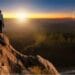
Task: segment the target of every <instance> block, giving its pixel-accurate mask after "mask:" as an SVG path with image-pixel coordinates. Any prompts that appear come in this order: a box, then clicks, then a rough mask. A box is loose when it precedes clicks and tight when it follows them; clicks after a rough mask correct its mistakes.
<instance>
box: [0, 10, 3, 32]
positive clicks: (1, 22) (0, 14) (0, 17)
mask: <svg viewBox="0 0 75 75" xmlns="http://www.w3.org/2000/svg"><path fill="white" fill-rule="evenodd" d="M3 27H4V19H3V15H2V13H1V10H0V33H2V28H3Z"/></svg>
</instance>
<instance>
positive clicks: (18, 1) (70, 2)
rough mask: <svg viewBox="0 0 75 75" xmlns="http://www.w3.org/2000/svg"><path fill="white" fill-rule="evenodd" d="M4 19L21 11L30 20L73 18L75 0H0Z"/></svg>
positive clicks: (74, 15)
mask: <svg viewBox="0 0 75 75" xmlns="http://www.w3.org/2000/svg"><path fill="white" fill-rule="evenodd" d="M0 9H1V10H2V11H3V14H4V16H5V17H15V13H18V12H20V11H23V12H25V13H28V15H29V17H31V18H57V17H58V18H60V17H75V14H74V13H75V0H0Z"/></svg>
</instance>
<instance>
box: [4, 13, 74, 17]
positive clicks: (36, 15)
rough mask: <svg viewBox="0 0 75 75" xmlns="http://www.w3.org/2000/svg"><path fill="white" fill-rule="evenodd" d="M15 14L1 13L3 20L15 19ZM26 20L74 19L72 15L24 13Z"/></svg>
mask: <svg viewBox="0 0 75 75" xmlns="http://www.w3.org/2000/svg"><path fill="white" fill-rule="evenodd" d="M16 14H17V13H3V15H4V18H17V16H16ZM25 15H26V16H27V18H75V15H73V14H72V13H25Z"/></svg>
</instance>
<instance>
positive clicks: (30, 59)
mask: <svg viewBox="0 0 75 75" xmlns="http://www.w3.org/2000/svg"><path fill="white" fill-rule="evenodd" d="M1 37H2V38H3V41H1V42H0V75H11V74H12V75H14V74H15V75H16V74H22V75H33V74H35V73H34V71H33V67H36V66H38V67H39V69H41V71H40V75H41V74H42V75H43V74H44V73H42V70H43V69H44V70H47V72H48V74H49V75H59V72H58V71H57V70H56V68H55V67H54V66H53V64H52V63H50V62H49V61H48V60H46V59H44V58H43V57H41V56H40V55H35V56H32V55H29V56H28V55H23V54H21V53H20V52H18V51H17V50H15V49H14V48H13V47H12V46H11V44H10V43H9V40H8V38H7V37H6V36H5V35H4V34H1ZM47 72H46V73H47Z"/></svg>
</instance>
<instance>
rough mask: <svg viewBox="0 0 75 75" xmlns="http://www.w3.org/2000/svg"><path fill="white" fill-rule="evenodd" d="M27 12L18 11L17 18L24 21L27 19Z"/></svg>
mask: <svg viewBox="0 0 75 75" xmlns="http://www.w3.org/2000/svg"><path fill="white" fill-rule="evenodd" d="M27 16H28V15H27V13H25V12H18V13H17V14H16V18H17V19H18V21H19V22H24V21H26V20H27Z"/></svg>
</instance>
